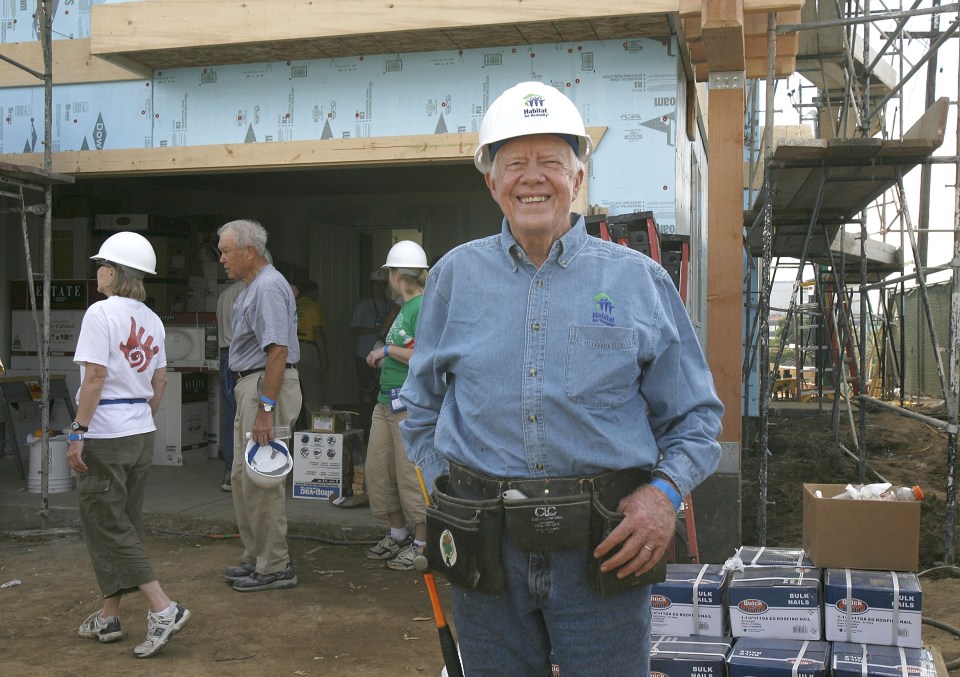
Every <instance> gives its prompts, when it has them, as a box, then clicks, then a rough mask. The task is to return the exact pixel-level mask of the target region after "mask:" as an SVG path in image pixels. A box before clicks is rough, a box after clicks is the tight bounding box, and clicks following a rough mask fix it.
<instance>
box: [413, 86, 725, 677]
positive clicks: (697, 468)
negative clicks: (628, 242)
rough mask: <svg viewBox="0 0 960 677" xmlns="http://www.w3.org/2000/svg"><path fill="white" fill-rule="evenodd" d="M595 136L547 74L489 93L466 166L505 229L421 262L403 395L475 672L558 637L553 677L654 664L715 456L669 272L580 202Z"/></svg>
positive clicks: (513, 663) (704, 370)
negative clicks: (661, 616) (613, 239)
mask: <svg viewBox="0 0 960 677" xmlns="http://www.w3.org/2000/svg"><path fill="white" fill-rule="evenodd" d="M591 150H592V144H591V140H590V137H589V136H587V134H586V131H585V129H584V125H583V120H582V118H581V117H580V114H579V112H578V111H577V109H576V107H575V106H574V104H573V103H572V102H571V101H570V100H569V99H568V98H567V97H565V96H564V95H563V94H561V93H560V92H559V91H557V90H556V89H554V88H552V87H549V86H545V85H543V84H542V83H538V82H525V83H521V84H519V85H517V86H515V87H513V88H511V89H508V90H507V91H506V92H504V93H503V94H502V95H501V96H500V97H499V98H497V99H496V100H495V101H494V102H493V104H492V105H491V106H490V108H489V110H488V111H487V113H486V115H485V116H484V119H483V123H482V125H481V129H480V146H479V148H478V150H477V153H476V156H475V164H476V165H477V167H478V169H480V171H482V172H483V173H484V176H485V179H486V183H487V186H488V187H489V189H490V194H491V195H492V196H493V199H494V200H495V201H496V202H497V204H498V205H499V206H500V208H501V210H502V211H503V214H504V219H503V224H502V228H501V232H500V234H498V235H494V236H491V237H487V238H484V239H481V240H477V241H474V242H471V243H468V244H465V245H462V246H460V247H457V248H456V249H454V250H452V251H451V252H449V253H448V254H447V255H445V256H444V257H443V258H442V259H441V260H440V261H439V262H438V263H437V264H436V266H435V267H434V268H433V270H431V272H430V278H429V281H428V283H427V286H426V292H425V294H424V300H423V307H422V310H421V314H420V327H419V331H418V333H417V351H416V352H415V353H414V355H413V358H412V360H411V362H410V374H409V377H408V378H407V380H406V384H405V385H404V388H403V390H402V392H401V399H402V400H403V402H404V404H406V406H407V410H408V418H407V420H406V421H405V422H404V423H402V424H401V429H402V431H403V434H404V439H405V440H406V444H407V449H408V453H409V454H410V457H411V459H412V460H413V461H414V462H415V463H416V464H417V465H418V466H419V467H420V468H421V469H422V471H423V473H424V475H425V477H426V480H427V481H428V483H430V485H431V486H432V487H433V488H434V493H433V498H434V505H435V506H436V508H437V509H436V510H431V512H430V517H429V518H428V522H429V524H430V527H429V533H428V544H427V556H428V559H429V560H430V563H431V565H432V566H433V568H434V569H435V570H437V571H439V572H441V573H444V574H446V575H447V576H448V578H450V580H451V581H452V582H453V583H455V585H456V587H455V588H454V593H453V610H454V616H455V618H456V626H457V631H458V635H459V641H460V649H461V652H462V659H463V665H464V668H465V672H466V674H469V675H503V674H514V675H544V676H546V675H549V674H550V659H549V656H550V652H551V650H552V651H553V654H554V657H555V661H556V663H557V664H559V667H560V671H561V674H563V675H599V674H603V675H645V674H648V672H649V643H650V642H649V640H650V604H649V601H650V600H649V597H650V585H649V583H650V582H652V581H654V580H657V576H658V575H661V576H662V567H661V566H660V565H661V563H662V560H663V555H664V551H665V549H666V548H667V546H668V544H669V542H670V539H671V537H672V535H673V531H674V525H675V519H676V512H677V510H678V508H679V506H680V503H681V496H682V495H684V494H687V493H689V492H690V491H691V490H692V489H693V488H694V486H696V485H697V484H698V483H699V482H701V481H702V480H703V479H704V478H706V477H707V476H708V475H709V474H710V473H711V472H712V471H713V470H714V469H715V467H716V464H717V462H718V460H719V456H720V446H719V444H718V443H717V442H716V436H717V435H718V433H719V432H720V418H721V415H722V405H721V403H720V401H719V400H718V399H717V396H716V394H715V391H714V387H713V382H712V378H711V375H710V372H709V369H708V367H707V364H706V361H705V359H704V357H703V353H702V351H701V348H700V346H699V345H698V343H697V340H696V336H695V334H694V332H693V328H692V326H691V324H690V321H689V319H688V317H687V314H686V311H685V309H684V306H683V303H682V301H681V299H680V297H679V295H678V293H677V290H676V288H675V287H674V285H673V284H672V282H671V280H670V277H669V276H668V274H667V273H666V272H665V271H664V269H663V268H661V267H660V266H659V265H657V264H656V263H655V262H654V261H652V260H651V259H649V258H647V257H645V256H643V255H641V254H639V253H638V252H635V251H632V250H630V249H628V248H626V247H622V246H619V245H616V244H613V243H610V242H605V241H603V240H600V239H597V238H593V237H589V236H588V235H587V233H586V230H585V227H584V220H583V218H582V217H581V216H580V215H578V214H575V213H572V212H571V205H572V203H573V201H574V200H575V198H576V197H577V193H578V192H579V190H580V187H581V183H582V181H583V177H584V166H583V162H584V161H585V160H586V159H587V158H588V157H589V155H590V152H591ZM501 497H502V498H501ZM475 515H479V519H475ZM474 527H475V528H476V530H474V529H473V528H474Z"/></svg>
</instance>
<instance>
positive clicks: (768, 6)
mask: <svg viewBox="0 0 960 677" xmlns="http://www.w3.org/2000/svg"><path fill="white" fill-rule="evenodd" d="M701 1H702V0H680V2H679V4H680V7H679V9H678V12H679V13H680V16H681V17H683V18H684V19H686V18H690V17H697V16H700V13H701ZM809 1H811V0H743V12H744V14H767V13H768V12H790V11H799V10H800V9H802V8H803V3H804V2H809Z"/></svg>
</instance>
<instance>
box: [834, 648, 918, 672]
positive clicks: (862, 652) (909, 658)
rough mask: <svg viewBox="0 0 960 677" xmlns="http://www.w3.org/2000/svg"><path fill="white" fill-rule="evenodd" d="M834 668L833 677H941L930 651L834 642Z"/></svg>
mask: <svg viewBox="0 0 960 677" xmlns="http://www.w3.org/2000/svg"><path fill="white" fill-rule="evenodd" d="M864 665H866V666H867V669H866V671H865V672H864V670H863V666H864ZM830 666H831V668H832V669H833V677H862V675H864V674H868V675H870V676H871V677H903V675H910V676H911V677H937V664H936V661H935V660H934V658H933V654H931V653H930V651H928V650H927V649H909V648H908V649H903V648H899V647H894V646H880V645H877V644H852V643H849V642H834V643H833V657H832V658H831V659H830Z"/></svg>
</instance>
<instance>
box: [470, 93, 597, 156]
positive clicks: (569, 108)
mask: <svg viewBox="0 0 960 677" xmlns="http://www.w3.org/2000/svg"><path fill="white" fill-rule="evenodd" d="M532 134H558V135H560V136H563V137H565V139H566V141H567V142H569V143H570V145H571V146H574V143H573V142H576V144H577V145H576V146H574V150H576V151H577V157H578V158H579V159H580V161H581V162H586V161H587V158H589V157H590V153H592V152H593V141H592V140H591V139H590V137H589V136H588V135H587V131H586V129H585V128H584V126H583V118H582V117H580V111H578V110H577V107H576V106H575V105H574V103H573V101H571V100H570V99H568V98H567V97H566V96H565V95H564V94H563V93H562V92H560V91H559V90H558V89H556V88H555V87H551V86H550V85H545V84H543V83H542V82H521V83H520V84H518V85H514V86H513V87H511V88H510V89H508V90H507V91H505V92H504V93H503V94H501V95H500V96H498V97H497V98H496V100H495V101H494V102H493V103H492V104H490V108H488V109H487V113H486V115H484V116H483V122H482V123H481V124H480V145H479V146H478V147H477V152H476V154H475V155H474V156H473V164H475V165H476V166H477V169H479V170H480V171H481V172H484V173H486V172H488V171H490V166H491V164H492V162H493V161H492V158H491V157H490V146H491V144H497V143H498V142H501V141H506V140H507V139H512V138H514V137H517V136H530V135H532Z"/></svg>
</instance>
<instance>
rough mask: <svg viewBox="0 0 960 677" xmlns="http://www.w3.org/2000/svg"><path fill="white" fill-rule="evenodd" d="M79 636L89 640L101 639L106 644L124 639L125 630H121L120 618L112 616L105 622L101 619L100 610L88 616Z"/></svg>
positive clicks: (78, 632)
mask: <svg viewBox="0 0 960 677" xmlns="http://www.w3.org/2000/svg"><path fill="white" fill-rule="evenodd" d="M77 634H78V635H80V636H81V637H86V638H88V639H99V640H100V641H101V642H103V643H104V644H109V643H110V642H116V641H118V640H121V639H123V630H121V629H120V618H119V617H118V616H111V617H110V618H108V619H106V620H104V619H103V618H101V617H100V610H99V609H98V610H96V611H94V612H93V613H92V614H90V615H89V616H87V620H85V621H84V622H83V624H81V625H80V629H79V630H78V631H77Z"/></svg>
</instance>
